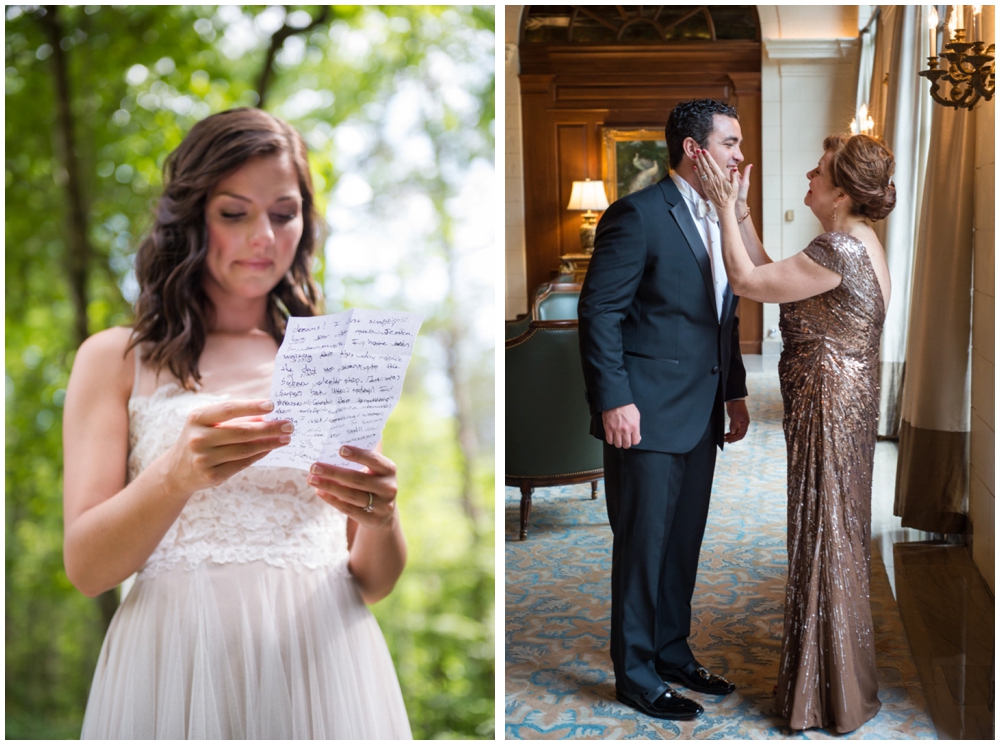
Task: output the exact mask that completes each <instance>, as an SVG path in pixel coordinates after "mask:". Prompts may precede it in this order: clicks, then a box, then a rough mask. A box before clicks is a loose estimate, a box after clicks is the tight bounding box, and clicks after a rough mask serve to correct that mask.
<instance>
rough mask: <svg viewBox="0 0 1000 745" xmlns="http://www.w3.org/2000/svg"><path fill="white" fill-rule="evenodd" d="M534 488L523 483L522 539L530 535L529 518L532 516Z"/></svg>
mask: <svg viewBox="0 0 1000 745" xmlns="http://www.w3.org/2000/svg"><path fill="white" fill-rule="evenodd" d="M532 491H534V489H533V488H532V487H530V486H528V485H527V484H521V540H522V541H523V540H524V539H525V538H527V537H528V518H529V517H531V492H532Z"/></svg>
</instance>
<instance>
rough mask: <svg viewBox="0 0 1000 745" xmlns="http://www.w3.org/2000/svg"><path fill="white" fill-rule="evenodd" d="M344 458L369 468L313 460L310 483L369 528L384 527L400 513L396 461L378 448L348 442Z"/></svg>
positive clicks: (326, 500) (353, 518)
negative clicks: (366, 448) (363, 448)
mask: <svg viewBox="0 0 1000 745" xmlns="http://www.w3.org/2000/svg"><path fill="white" fill-rule="evenodd" d="M340 457H341V458H343V459H344V460H349V461H353V462H354V463H360V464H361V465H363V466H365V468H366V469H367V470H366V471H355V470H353V469H351V468H343V467H341V466H333V465H330V464H329V463H313V465H312V468H311V469H310V470H309V473H310V476H309V485H310V486H312V487H314V488H315V489H316V496H318V497H319V498H320V499H322V500H323V501H324V502H326V503H327V504H329V505H332V506H333V507H336V508H337V509H338V510H340V511H341V512H343V513H344V514H345V515H347V516H348V517H349V518H351V519H352V520H354V521H355V522H357V523H358V524H359V525H362V526H364V527H366V528H381V527H382V526H383V525H385V524H386V523H388V522H390V520H391V519H392V516H393V515H394V514H395V512H396V490H397V489H396V464H395V463H393V462H392V461H391V460H389V459H388V458H386V457H385V456H384V455H382V453H379V452H377V451H375V450H362V449H361V448H357V447H349V446H347V445H344V446H343V447H342V448H340Z"/></svg>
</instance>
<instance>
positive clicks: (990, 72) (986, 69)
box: [917, 5, 996, 109]
mask: <svg viewBox="0 0 1000 745" xmlns="http://www.w3.org/2000/svg"><path fill="white" fill-rule="evenodd" d="M982 12H983V6H982V5H973V6H972V37H973V38H974V39H975V41H972V42H967V41H966V40H965V29H964V28H960V26H964V23H963V19H962V16H963V6H961V5H954V6H952V10H951V13H950V14H949V19H948V38H949V39H950V40H951V41H950V42H949V43H947V44H945V45H944V48H945V49H946V50H948V51H943V52H942V53H941V56H942V57H944V58H945V59H946V60H947V61H948V63H949V65H948V69H947V70H939V69H938V56H937V34H938V14H937V9H936V8H931V14H930V19H929V27H930V33H931V56H930V57H928V58H927V64H928V67H929V69H927V70H922V71H921V72H919V73H917V74H918V75H920V76H921V77H925V78H927V79H928V80H930V81H931V98H933V99H934V100H935V101H937V102H938V103H939V104H941V105H942V106H949V107H951V108H953V109H971V108H972V107H973V106H975V105H976V104H977V103H978V102H979V99H980V98H983V99H985V100H987V101H989V100H990V99H992V98H993V90H994V89H995V87H996V69H995V66H994V61H993V55H994V54H996V45H995V44H990V45H989V47H986V48H985V49H984V46H983V42H982V41H980V40H979V39H978V37H979V34H980V32H981V29H982ZM970 50H971V53H970ZM942 83H948V84H949V85H950V86H951V87H950V90H948V91H947V92H945V91H943V90H941V86H942Z"/></svg>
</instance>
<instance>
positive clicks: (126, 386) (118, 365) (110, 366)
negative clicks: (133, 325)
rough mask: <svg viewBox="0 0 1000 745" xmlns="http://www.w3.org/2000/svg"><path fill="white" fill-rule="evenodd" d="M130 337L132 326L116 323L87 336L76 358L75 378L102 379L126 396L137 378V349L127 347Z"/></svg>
mask: <svg viewBox="0 0 1000 745" xmlns="http://www.w3.org/2000/svg"><path fill="white" fill-rule="evenodd" d="M131 340H132V329H130V328H128V327H126V326H113V327H112V328H109V329H105V330H104V331H98V332H97V333H96V334H93V335H91V336H89V337H87V339H86V340H85V341H84V342H83V344H81V345H80V349H79V350H77V353H76V358H75V359H74V361H73V374H74V377H77V378H80V377H84V378H87V379H91V378H99V379H101V380H103V381H104V384H105V385H107V384H108V383H110V384H111V385H112V386H114V388H116V389H119V390H120V391H122V392H125V393H126V398H127V397H128V394H129V393H131V390H132V381H133V379H134V377H135V355H136V350H135V349H134V348H132V349H129V348H128V345H129V342H130V341H131Z"/></svg>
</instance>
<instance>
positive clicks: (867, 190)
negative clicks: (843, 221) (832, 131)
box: [823, 134, 896, 221]
mask: <svg viewBox="0 0 1000 745" xmlns="http://www.w3.org/2000/svg"><path fill="white" fill-rule="evenodd" d="M823 149H824V150H829V151H831V152H833V160H832V161H831V163H830V165H831V169H830V174H831V178H832V180H833V185H834V186H836V187H839V188H840V189H842V190H843V191H844V193H845V194H847V196H849V197H850V198H851V205H852V207H851V214H853V215H859V216H861V217H864V218H867V219H869V220H873V221H874V220H882V219H884V218H885V217H886V216H888V214H889V213H890V212H892V209H893V207H895V206H896V185H895V184H893V183H892V174H893V172H894V171H895V170H896V159H895V158H893V156H892V152H890V150H889V148H887V147H886V146H885V144H883V143H882V141H881V140H877V139H875V138H874V137H870V136H869V135H863V134H859V135H846V134H840V135H830V136H829V137H827V138H826V139H825V140H824V141H823Z"/></svg>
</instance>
